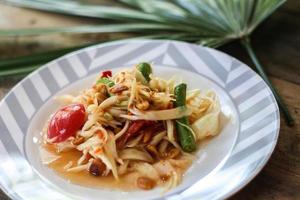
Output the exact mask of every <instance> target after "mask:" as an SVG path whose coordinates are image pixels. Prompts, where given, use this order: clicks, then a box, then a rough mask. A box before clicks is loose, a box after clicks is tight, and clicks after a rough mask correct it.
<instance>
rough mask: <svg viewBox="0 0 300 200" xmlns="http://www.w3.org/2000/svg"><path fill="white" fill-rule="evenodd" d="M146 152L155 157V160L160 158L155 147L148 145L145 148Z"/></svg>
mask: <svg viewBox="0 0 300 200" xmlns="http://www.w3.org/2000/svg"><path fill="white" fill-rule="evenodd" d="M146 150H147V151H148V152H149V153H150V154H151V155H152V156H155V157H156V158H160V155H159V153H158V151H157V150H156V148H155V146H153V145H150V144H149V145H147V146H146Z"/></svg>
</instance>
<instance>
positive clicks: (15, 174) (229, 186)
mask: <svg viewBox="0 0 300 200" xmlns="http://www.w3.org/2000/svg"><path fill="white" fill-rule="evenodd" d="M141 61H147V62H153V64H154V66H155V68H154V73H155V74H156V75H158V76H161V77H163V78H168V77H171V76H172V75H176V76H178V77H182V79H183V81H184V82H186V83H187V84H188V86H189V87H190V89H193V88H200V89H203V90H205V89H210V90H214V91H215V92H216V93H217V95H218V96H219V98H220V102H221V107H222V111H223V113H224V114H225V115H226V116H227V118H230V120H229V121H227V122H226V123H225V125H224V127H223V129H222V132H221V133H220V135H219V136H217V137H215V138H213V139H211V140H210V141H209V142H208V143H206V144H202V145H201V147H200V149H199V151H198V152H197V160H196V161H195V162H194V164H193V165H192V167H191V168H190V169H189V170H188V171H187V173H186V175H185V176H184V179H183V182H182V184H180V185H179V186H178V187H177V188H175V189H173V190H171V191H169V192H168V193H165V194H162V192H161V190H160V189H159V188H158V189H155V190H153V191H136V192H129V193H126V192H120V191H118V190H110V189H94V188H87V187H83V186H79V185H75V184H71V183H69V182H67V181H66V180H65V179H63V178H61V177H59V176H58V175H56V174H55V173H54V172H53V171H52V170H50V169H49V168H48V167H47V166H44V165H42V164H41V161H40V157H39V153H38V145H37V144H36V143H35V140H36V139H38V137H39V132H40V131H41V129H42V127H43V125H44V123H45V121H46V120H47V118H48V117H49V114H51V113H52V112H53V111H54V110H55V109H56V108H58V104H57V103H56V102H55V101H54V100H53V97H54V96H57V95H58V94H63V93H74V92H77V91H79V90H80V89H83V88H86V87H89V85H91V83H92V82H93V81H94V80H95V76H96V75H97V74H98V73H99V72H100V71H103V70H105V69H112V70H113V72H115V71H118V70H119V67H126V66H131V65H132V64H135V63H138V62H141ZM0 130H1V135H0V155H1V163H0V169H1V170H0V181H1V187H2V189H3V190H4V191H6V192H7V194H8V195H9V196H10V197H11V198H13V199H30V200H31V199H35V198H36V199H51V200H52V199H110V200H117V199H121V198H122V199H124V200H125V199H141V198H143V199H145V200H146V199H170V200H171V199H224V198H226V197H228V196H230V195H232V194H233V193H235V192H236V191H238V190H239V189H240V188H242V187H243V186H245V185H246V184H247V183H248V182H249V181H250V180H251V179H252V178H253V177H254V176H255V175H256V174H257V173H258V172H259V171H260V170H261V169H262V167H263V166H264V165H265V163H266V162H267V160H268V159H269V157H270V155H271V153H272V151H273V149H274V146H275V144H276V141H277V136H278V131H279V111H278V107H277V104H276V102H275V99H274V97H273V95H272V93H271V92H270V89H269V88H268V86H267V85H266V84H265V83H264V81H263V80H262V79H261V78H260V77H259V76H258V75H257V74H256V73H255V72H253V71H252V70H251V69H250V68H249V67H247V66H246V65H245V64H243V63H241V62H239V61H238V60H236V59H234V58H232V57H230V56H228V55H226V54H224V53H221V52H219V51H216V50H213V49H210V48H205V47H201V46H197V45H192V44H188V43H182V42H174V41H162V40H160V41H153V40H143V41H128V40H126V41H119V42H113V43H106V44H103V45H97V46H93V47H90V48H86V49H83V50H80V51H76V52H74V53H72V54H68V55H66V56H64V57H62V58H59V59H57V60H55V61H53V62H50V63H49V64H47V65H45V66H44V67H42V68H41V69H39V70H37V71H36V72H34V73H32V74H30V75H29V76H27V77H26V78H25V79H24V80H23V81H21V82H20V83H19V84H18V85H17V86H16V87H15V88H14V89H13V90H12V91H11V92H10V93H9V94H8V95H7V96H6V97H5V98H4V99H3V100H2V102H1V105H0Z"/></svg>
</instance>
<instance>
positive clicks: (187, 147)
mask: <svg viewBox="0 0 300 200" xmlns="http://www.w3.org/2000/svg"><path fill="white" fill-rule="evenodd" d="M186 88H187V86H186V84H185V83H181V84H179V85H177V86H176V87H175V89H174V94H175V98H176V101H175V106H176V107H180V106H185V100H186ZM176 132H177V136H178V140H179V144H180V146H181V148H182V149H183V151H185V152H192V151H195V150H196V141H195V138H194V136H193V133H192V131H191V128H190V126H189V121H188V118H187V117H182V118H180V119H177V120H176Z"/></svg>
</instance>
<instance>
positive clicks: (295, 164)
mask: <svg viewBox="0 0 300 200" xmlns="http://www.w3.org/2000/svg"><path fill="white" fill-rule="evenodd" d="M81 2H83V3H89V4H92V5H99V4H100V5H106V6H120V7H123V6H124V5H123V4H121V3H119V2H117V1H113V0H111V1H109V0H107V1H104V0H86V1H81ZM108 21H109V20H108ZM108 21H107V20H102V19H96V18H90V17H79V16H69V15H63V14H57V13H50V12H46V11H38V10H33V9H27V8H21V7H16V6H12V5H11V4H9V3H7V1H3V0H0V59H7V58H9V59H14V58H15V57H18V56H23V55H32V54H34V53H40V52H46V51H50V50H56V49H59V48H66V47H73V46H77V45H84V44H89V43H98V42H99V41H105V40H111V39H118V38H124V37H129V36H132V33H101V34H99V33H85V34H67V33H59V34H46V35H42V36H7V34H6V33H7V32H5V34H3V33H2V34H1V31H3V30H5V31H7V30H9V31H13V30H17V29H24V28H25V29H27V28H51V27H74V26H83V25H87V24H88V25H99V24H100V25H101V24H106V23H108ZM111 23H115V22H111ZM122 23H123V22H122ZM251 39H252V46H253V49H254V50H255V52H256V55H257V57H258V58H259V60H260V61H261V63H262V64H263V66H264V67H265V69H266V72H267V74H268V76H269V78H270V79H271V81H272V82H273V84H274V86H275V87H276V88H277V89H278V91H279V93H280V95H281V96H282V98H283V100H284V101H285V103H286V105H287V107H288V109H289V110H290V114H291V115H292V116H293V118H294V120H295V125H294V126H293V127H289V126H287V125H286V124H285V123H284V120H282V123H281V131H280V137H279V142H278V145H277V147H276V149H275V152H274V154H273V155H272V157H271V160H270V161H269V162H268V164H267V166H266V167H265V168H264V169H263V171H262V172H261V173H260V174H259V175H258V176H257V177H256V178H255V179H254V181H252V182H251V183H250V184H249V185H248V186H246V187H245V188H244V189H243V190H242V191H240V192H239V193H238V194H236V195H235V196H233V197H232V198H231V199H243V200H245V199H246V200H247V199H249V200H250V199H276V200H277V199H278V200H279V199H280V200H282V199H295V200H296V199H300V192H299V188H300V156H299V155H300V124H299V122H300V120H299V119H300V114H299V113H300V95H299V92H300V67H299V62H300V1H298V0H289V1H287V2H285V3H284V4H283V5H282V6H281V7H280V8H279V9H278V10H276V12H275V13H274V14H273V15H271V16H270V17H269V18H268V19H267V20H266V21H264V22H262V24H261V25H260V26H259V27H258V28H257V29H256V30H255V31H254V32H253V33H252V35H251ZM218 49H219V50H221V51H223V52H226V53H228V54H230V55H232V56H234V57H236V58H238V59H240V60H241V61H243V62H245V63H247V64H248V65H249V66H253V63H252V61H251V60H250V58H249V56H248V54H247V52H246V51H245V49H244V48H243V47H242V45H241V43H240V42H239V41H236V42H231V43H228V44H225V45H222V46H219V47H218ZM0 62H1V60H0ZM22 77H24V75H23V74H22V75H12V76H1V77H0V98H3V96H4V95H5V94H6V93H7V92H8V91H9V90H10V89H11V88H12V87H13V86H14V85H15V84H16V83H17V82H18V81H20V80H21V79H22ZM282 119H283V118H282ZM0 199H6V196H5V195H4V194H3V193H1V192H0Z"/></svg>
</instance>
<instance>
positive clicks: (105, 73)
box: [101, 70, 112, 78]
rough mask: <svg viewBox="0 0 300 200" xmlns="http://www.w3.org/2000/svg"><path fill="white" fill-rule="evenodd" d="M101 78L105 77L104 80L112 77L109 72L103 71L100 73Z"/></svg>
mask: <svg viewBox="0 0 300 200" xmlns="http://www.w3.org/2000/svg"><path fill="white" fill-rule="evenodd" d="M102 77H106V78H108V77H112V72H111V71H110V70H107V71H104V72H102V74H101V78H102Z"/></svg>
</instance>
